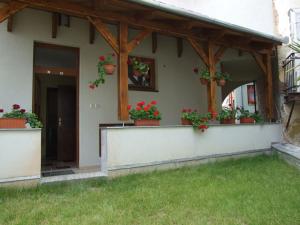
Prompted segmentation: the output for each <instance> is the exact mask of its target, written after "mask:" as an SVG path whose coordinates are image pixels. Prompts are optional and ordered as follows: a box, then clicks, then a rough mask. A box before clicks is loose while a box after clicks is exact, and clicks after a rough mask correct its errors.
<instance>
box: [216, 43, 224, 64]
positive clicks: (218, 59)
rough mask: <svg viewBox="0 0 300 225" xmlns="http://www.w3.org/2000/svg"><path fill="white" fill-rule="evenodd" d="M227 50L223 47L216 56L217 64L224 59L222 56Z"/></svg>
mask: <svg viewBox="0 0 300 225" xmlns="http://www.w3.org/2000/svg"><path fill="white" fill-rule="evenodd" d="M226 50H227V48H226V47H225V46H221V47H220V48H219V49H218V50H217V52H216V54H215V60H214V61H215V63H218V62H219V61H220V59H221V58H222V56H223V55H224V53H225V51H226Z"/></svg>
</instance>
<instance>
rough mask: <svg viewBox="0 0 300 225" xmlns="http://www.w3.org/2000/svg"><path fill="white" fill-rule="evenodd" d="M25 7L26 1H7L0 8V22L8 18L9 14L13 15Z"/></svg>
mask: <svg viewBox="0 0 300 225" xmlns="http://www.w3.org/2000/svg"><path fill="white" fill-rule="evenodd" d="M26 7H27V4H26V3H20V2H17V1H11V2H9V3H8V4H7V5H5V6H4V7H2V8H0V23H2V22H3V21H4V20H6V19H8V18H9V17H10V16H13V15H14V14H16V13H17V12H19V11H21V10H22V9H24V8H26Z"/></svg>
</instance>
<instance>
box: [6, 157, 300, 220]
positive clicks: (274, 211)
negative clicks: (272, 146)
mask: <svg viewBox="0 0 300 225" xmlns="http://www.w3.org/2000/svg"><path fill="white" fill-rule="evenodd" d="M0 224H1V225H9V224H26V225H27V224H28V225H35V224H39V225H40V224H51V225H55V224H57V225H68V224H72V225H74V224H80V225H87V224H91V225H92V224H93V225H94V224H105V225H109V224H114V225H122V224H130V225H132V224H149V225H150V224H151V225H155V224H200V225H202V224H203V225H205V224H211V225H221V224H222V225H223V224H226V225H227V224H228V225H235V224H239V225H252V224H257V225H269V224H280V225H290V224H294V225H299V224H300V172H299V170H297V169H295V168H293V167H291V166H289V165H287V164H286V163H285V162H283V161H281V160H280V159H278V157H276V156H271V157H270V156H259V157H255V158H247V159H240V160H230V161H225V162H219V163H215V164H207V165H202V166H198V167H191V168H182V169H177V170H171V171H164V172H153V173H149V174H142V175H130V176H126V177H121V178H117V179H114V180H89V181H81V182H72V183H60V184H52V185H43V186H39V187H37V188H31V189H8V188H4V189H3V188H0Z"/></svg>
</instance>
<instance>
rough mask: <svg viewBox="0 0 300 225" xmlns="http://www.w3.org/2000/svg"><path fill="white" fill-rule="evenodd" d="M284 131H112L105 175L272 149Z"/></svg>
mask: <svg viewBox="0 0 300 225" xmlns="http://www.w3.org/2000/svg"><path fill="white" fill-rule="evenodd" d="M281 129H282V127H281V125H280V124H264V125H228V126H219V125H216V126H214V125H212V126H211V127H210V128H209V129H208V130H207V131H205V132H204V133H202V132H201V131H199V130H194V129H193V128H192V127H160V128H155V127H148V128H147V127H141V128H136V127H135V128H126V127H125V128H108V129H106V130H105V132H104V133H103V136H102V137H103V140H105V141H104V142H105V143H103V145H102V146H103V151H104V152H103V156H104V157H103V160H106V161H107V165H105V164H103V166H105V167H106V168H103V169H102V171H105V169H106V170H108V171H110V170H115V169H125V168H133V167H141V166H146V165H151V164H157V163H164V162H169V161H176V160H177V161H178V160H192V159H196V158H199V157H205V156H214V155H226V154H234V153H243V152H245V151H255V150H262V149H270V148H271V143H272V142H280V141H281V140H282V137H281ZM145 137H150V138H145ZM233 140H235V141H233Z"/></svg>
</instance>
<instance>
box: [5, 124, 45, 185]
mask: <svg viewBox="0 0 300 225" xmlns="http://www.w3.org/2000/svg"><path fill="white" fill-rule="evenodd" d="M0 143H1V147H0V149H1V150H0V183H1V182H9V181H16V180H25V179H38V178H39V177H40V175H41V130H40V129H19V130H13V129H9V130H4V129H2V130H1V129H0Z"/></svg>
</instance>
